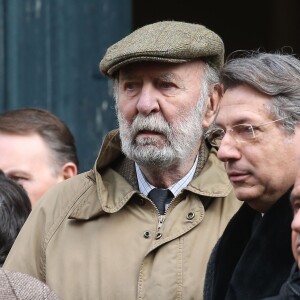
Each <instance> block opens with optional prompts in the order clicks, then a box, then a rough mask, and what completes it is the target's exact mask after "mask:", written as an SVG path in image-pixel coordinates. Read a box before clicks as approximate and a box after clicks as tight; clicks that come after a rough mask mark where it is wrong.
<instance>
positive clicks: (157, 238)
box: [155, 232, 162, 240]
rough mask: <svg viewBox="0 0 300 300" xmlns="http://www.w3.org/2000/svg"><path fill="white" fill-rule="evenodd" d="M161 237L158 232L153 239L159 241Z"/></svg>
mask: <svg viewBox="0 0 300 300" xmlns="http://www.w3.org/2000/svg"><path fill="white" fill-rule="evenodd" d="M161 237H162V234H161V233H160V232H159V233H157V234H156V238H155V239H156V240H159V239H160V238H161Z"/></svg>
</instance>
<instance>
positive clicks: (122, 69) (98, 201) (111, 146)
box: [5, 21, 241, 300]
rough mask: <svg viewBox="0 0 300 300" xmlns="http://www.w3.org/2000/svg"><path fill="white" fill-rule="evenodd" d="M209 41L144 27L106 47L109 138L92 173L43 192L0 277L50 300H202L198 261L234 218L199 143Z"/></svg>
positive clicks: (204, 124) (216, 65)
mask: <svg viewBox="0 0 300 300" xmlns="http://www.w3.org/2000/svg"><path fill="white" fill-rule="evenodd" d="M223 56H224V46H223V42H222V40H221V39H220V37H219V36H218V35H217V34H215V33H214V32H212V31H211V30H209V29H207V28H206V27H204V26H202V25H198V24H189V23H184V22H176V21H164V22H158V23H154V24H151V25H146V26H144V27H142V28H140V29H138V30H136V31H134V32H133V33H131V34H130V35H128V36H127V37H125V38H124V39H122V40H121V41H119V42H117V43H116V44H114V45H113V46H111V47H110V48H109V49H108V50H107V52H106V54H105V56H104V58H103V59H102V61H101V63H100V70H101V71H102V72H103V73H104V74H105V75H107V76H108V77H110V78H112V80H114V93H115V98H116V110H117V115H118V120H119V130H113V131H112V132H110V133H108V135H107V136H106V138H105V140H104V142H103V145H102V148H101V150H100V153H99V156H98V158H97V161H96V163H95V166H94V169H93V170H91V171H89V172H86V173H83V174H80V175H78V176H76V177H75V178H73V179H71V180H68V181H66V182H64V183H63V184H60V185H58V186H56V187H55V188H54V189H52V190H51V191H50V192H48V193H47V194H46V195H45V196H44V197H43V199H42V201H41V202H40V203H39V205H38V207H37V208H36V209H35V210H34V211H33V213H32V214H31V216H30V217H29V219H28V221H27V222H26V224H25V225H24V227H23V230H22V232H21V233H20V235H19V237H18V238H17V241H16V243H15V245H14V246H13V249H12V251H11V253H10V254H9V257H8V258H7V260H6V263H5V268H7V269H10V270H15V271H20V272H23V273H28V274H30V275H32V276H34V277H37V278H39V279H40V280H42V281H44V282H46V283H47V284H48V285H49V286H50V288H51V289H53V290H54V291H55V292H56V293H57V294H58V295H59V296H60V297H61V299H64V300H66V299H72V300H73V299H92V300H94V299H122V300H133V299H153V300H157V299H163V300H168V299H170V300H171V299H172V300H173V299H186V300H188V299H189V300H190V299H202V295H203V281H204V275H205V270H206V265H207V261H208V258H209V255H210V252H211V250H212V248H213V246H214V245H215V243H216V241H217V239H218V238H219V237H220V235H221V234H222V232H223V230H224V228H225V226H226V224H227V223H228V221H229V219H230V218H231V217H232V215H233V214H234V213H235V212H236V211H237V209H238V208H239V206H240V205H241V204H240V202H239V201H238V200H237V199H236V198H235V196H234V194H233V190H232V186H231V184H230V182H229V179H228V177H227V175H226V173H225V170H224V166H223V164H222V163H221V162H220V161H219V160H218V159H217V157H216V149H214V148H213V147H211V146H209V145H208V143H206V141H205V140H204V139H203V132H204V130H205V129H206V128H208V127H209V126H210V124H211V123H212V121H213V119H214V117H215V114H216V111H217V108H218V105H219V100H220V94H221V89H220V86H219V75H218V74H219V69H220V68H221V66H222V64H223Z"/></svg>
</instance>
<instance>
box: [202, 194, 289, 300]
mask: <svg viewBox="0 0 300 300" xmlns="http://www.w3.org/2000/svg"><path fill="white" fill-rule="evenodd" d="M289 197H290V192H288V193H286V194H285V195H284V196H283V197H282V198H281V199H279V200H278V201H277V202H276V203H275V204H274V205H273V206H272V207H271V208H270V209H269V210H268V211H267V212H266V213H265V214H264V216H263V217H262V216H261V214H260V213H258V212H257V211H255V210H253V209H252V208H250V207H249V206H248V205H247V203H244V204H243V206H242V207H241V208H240V209H239V211H238V212H237V213H236V214H235V215H234V217H233V218H232V219H231V221H230V222H229V223H228V225H227V227H226V229H225V231H224V233H223V235H222V237H221V238H220V240H219V242H218V244H217V245H216V247H215V248H214V250H213V253H212V255H211V257H210V261H209V264H208V268H207V273H206V282H205V290H204V299H205V300H224V299H225V300H247V299H249V300H256V299H261V298H264V297H270V296H275V295H278V293H279V290H280V287H281V285H282V284H283V283H284V282H285V281H286V280H287V278H288V276H289V273H290V270H291V267H292V265H293V262H294V258H293V255H292V250H291V222H292V218H293V214H292V209H291V207H290V201H289Z"/></svg>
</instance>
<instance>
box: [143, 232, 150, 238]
mask: <svg viewBox="0 0 300 300" xmlns="http://www.w3.org/2000/svg"><path fill="white" fill-rule="evenodd" d="M150 236H151V234H150V231H145V232H144V238H145V239H149V238H150Z"/></svg>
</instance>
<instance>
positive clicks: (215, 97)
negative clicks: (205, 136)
mask: <svg viewBox="0 0 300 300" xmlns="http://www.w3.org/2000/svg"><path fill="white" fill-rule="evenodd" d="M222 94H223V88H222V86H221V85H219V84H216V85H215V86H214V88H213V91H212V93H211V94H210V96H209V98H208V101H207V104H206V112H205V114H204V117H203V122H202V125H203V127H204V128H208V127H209V126H210V125H211V123H212V122H213V121H214V119H215V116H216V114H217V112H218V108H219V104H220V100H221V98H222Z"/></svg>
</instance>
